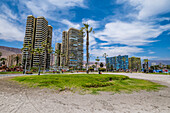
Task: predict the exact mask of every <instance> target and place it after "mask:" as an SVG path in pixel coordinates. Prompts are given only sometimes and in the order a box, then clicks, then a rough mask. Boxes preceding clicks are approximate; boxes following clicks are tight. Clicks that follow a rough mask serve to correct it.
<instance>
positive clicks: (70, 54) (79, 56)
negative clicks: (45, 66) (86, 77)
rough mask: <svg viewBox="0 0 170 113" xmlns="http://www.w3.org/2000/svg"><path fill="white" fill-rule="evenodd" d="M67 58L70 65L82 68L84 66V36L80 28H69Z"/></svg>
mask: <svg viewBox="0 0 170 113" xmlns="http://www.w3.org/2000/svg"><path fill="white" fill-rule="evenodd" d="M66 60H67V62H66V63H67V65H68V66H69V67H73V68H78V69H80V68H82V66H83V36H82V35H81V33H80V30H78V29H74V28H70V29H69V30H68V46H67V57H66Z"/></svg>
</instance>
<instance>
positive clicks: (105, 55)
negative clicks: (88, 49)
mask: <svg viewBox="0 0 170 113" xmlns="http://www.w3.org/2000/svg"><path fill="white" fill-rule="evenodd" d="M107 56H108V55H107V54H106V53H104V54H103V57H104V58H105V66H106V71H107V63H106V58H107Z"/></svg>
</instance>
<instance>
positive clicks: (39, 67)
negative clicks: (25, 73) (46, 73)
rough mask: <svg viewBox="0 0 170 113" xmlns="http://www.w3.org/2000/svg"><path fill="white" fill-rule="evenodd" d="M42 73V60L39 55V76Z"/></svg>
mask: <svg viewBox="0 0 170 113" xmlns="http://www.w3.org/2000/svg"><path fill="white" fill-rule="evenodd" d="M40 71H41V58H40V55H39V69H38V75H40Z"/></svg>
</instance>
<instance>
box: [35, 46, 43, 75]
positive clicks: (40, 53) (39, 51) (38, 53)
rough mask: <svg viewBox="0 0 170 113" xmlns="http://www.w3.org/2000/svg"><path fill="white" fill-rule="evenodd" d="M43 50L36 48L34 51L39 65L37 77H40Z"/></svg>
mask: <svg viewBox="0 0 170 113" xmlns="http://www.w3.org/2000/svg"><path fill="white" fill-rule="evenodd" d="M43 52H44V51H43V48H36V49H35V50H34V54H37V55H38V57H39V63H38V65H39V69H38V75H40V71H41V62H42V61H41V55H42V54H43Z"/></svg>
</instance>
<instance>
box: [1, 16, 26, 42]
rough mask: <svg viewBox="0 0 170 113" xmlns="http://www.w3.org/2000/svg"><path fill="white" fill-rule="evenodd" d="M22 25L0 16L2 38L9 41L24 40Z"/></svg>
mask: <svg viewBox="0 0 170 113" xmlns="http://www.w3.org/2000/svg"><path fill="white" fill-rule="evenodd" d="M20 27H21V26H18V25H17V24H14V23H11V22H9V21H8V20H6V19H4V18H1V17H0V39H3V40H7V41H14V40H17V41H23V39H24V31H23V29H22V28H20Z"/></svg>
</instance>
